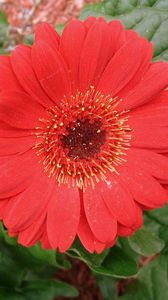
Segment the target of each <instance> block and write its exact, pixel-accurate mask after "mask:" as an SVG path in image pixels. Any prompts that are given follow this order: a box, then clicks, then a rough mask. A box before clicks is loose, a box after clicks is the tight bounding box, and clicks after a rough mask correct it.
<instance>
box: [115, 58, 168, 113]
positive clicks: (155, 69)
mask: <svg viewBox="0 0 168 300" xmlns="http://www.w3.org/2000/svg"><path fill="white" fill-rule="evenodd" d="M167 82H168V63H165V62H156V63H153V64H151V66H150V68H149V69H148V71H147V72H146V74H145V75H144V77H143V78H142V80H141V81H140V82H139V83H138V84H137V85H136V86H135V88H133V89H132V90H131V91H130V92H129V93H128V94H127V96H125V98H124V101H122V102H121V104H120V109H121V110H129V109H133V108H136V107H138V106H140V105H143V104H145V103H148V102H149V101H150V99H152V98H153V97H154V96H156V95H157V94H158V93H159V92H160V91H161V90H163V89H164V88H166V87H167Z"/></svg>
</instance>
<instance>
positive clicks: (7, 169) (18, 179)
mask: <svg viewBox="0 0 168 300" xmlns="http://www.w3.org/2000/svg"><path fill="white" fill-rule="evenodd" d="M39 168H41V169H42V166H40V165H39V164H38V158H37V157H36V154H35V153H34V152H32V151H28V152H26V153H25V154H22V155H19V156H14V157H12V158H9V157H7V158H5V160H4V162H3V163H1V164H0V199H3V198H8V197H11V196H14V195H17V194H18V193H20V192H23V191H24V190H25V189H26V188H27V187H28V186H29V185H30V183H31V182H32V180H33V178H34V176H35V175H36V172H37V170H38V169H39Z"/></svg>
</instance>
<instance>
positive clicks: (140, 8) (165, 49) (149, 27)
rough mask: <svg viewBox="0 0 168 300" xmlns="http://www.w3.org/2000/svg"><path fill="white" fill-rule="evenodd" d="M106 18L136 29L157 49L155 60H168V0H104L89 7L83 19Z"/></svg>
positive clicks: (85, 9)
mask: <svg viewBox="0 0 168 300" xmlns="http://www.w3.org/2000/svg"><path fill="white" fill-rule="evenodd" d="M88 16H96V17H99V16H104V17H105V19H106V20H108V21H110V20H114V19H119V20H120V21H121V22H123V24H124V25H125V26H126V28H130V29H134V30H136V31H137V32H139V33H140V34H141V35H143V36H144V37H146V38H147V39H148V40H150V41H151V42H152V43H153V44H154V47H155V53H154V58H155V60H160V59H162V60H168V38H167V37H168V1H167V0H157V1H156V0H141V1H138V0H104V1H103V2H102V3H98V4H94V5H88V6H86V7H85V8H84V10H83V12H82V13H81V19H86V17H88Z"/></svg>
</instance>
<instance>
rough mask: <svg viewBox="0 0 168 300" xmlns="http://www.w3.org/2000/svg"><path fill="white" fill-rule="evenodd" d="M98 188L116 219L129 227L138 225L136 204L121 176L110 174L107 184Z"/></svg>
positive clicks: (101, 184)
mask: <svg viewBox="0 0 168 300" xmlns="http://www.w3.org/2000/svg"><path fill="white" fill-rule="evenodd" d="M96 188H97V189H98V190H99V193H100V194H101V196H102V198H103V200H104V202H105V203H106V205H107V207H108V209H109V211H110V213H111V215H112V216H113V218H114V219H116V220H117V221H118V222H119V223H121V224H123V225H125V226H128V227H131V226H133V225H134V224H135V223H136V204H135V203H134V200H133V197H132V195H131V194H130V192H129V190H128V189H127V187H126V186H125V185H124V183H123V182H122V181H121V180H120V178H119V176H117V175H115V174H112V173H111V174H109V175H108V176H107V182H101V183H100V184H99V187H98V186H97V187H96Z"/></svg>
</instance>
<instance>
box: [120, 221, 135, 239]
mask: <svg viewBox="0 0 168 300" xmlns="http://www.w3.org/2000/svg"><path fill="white" fill-rule="evenodd" d="M117 233H118V235H119V236H123V237H124V236H126V237H127V236H131V235H132V234H133V233H134V230H133V229H132V228H130V227H126V226H124V225H122V224H118V228H117Z"/></svg>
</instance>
